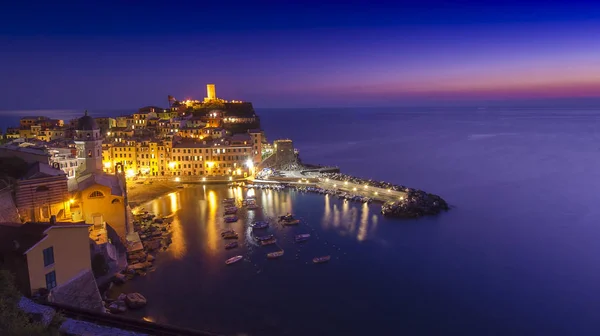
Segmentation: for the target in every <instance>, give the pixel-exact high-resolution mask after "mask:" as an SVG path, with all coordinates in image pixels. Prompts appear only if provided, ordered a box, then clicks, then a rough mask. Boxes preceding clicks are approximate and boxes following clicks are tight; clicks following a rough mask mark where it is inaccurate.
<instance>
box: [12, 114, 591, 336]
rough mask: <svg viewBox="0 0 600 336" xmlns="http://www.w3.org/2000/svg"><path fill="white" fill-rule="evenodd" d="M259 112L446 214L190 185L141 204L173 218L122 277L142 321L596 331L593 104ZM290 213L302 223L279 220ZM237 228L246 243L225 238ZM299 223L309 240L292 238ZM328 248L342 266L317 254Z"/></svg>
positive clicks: (225, 330) (267, 331)
mask: <svg viewBox="0 0 600 336" xmlns="http://www.w3.org/2000/svg"><path fill="white" fill-rule="evenodd" d="M63 112H64V111H63ZM257 112H258V114H259V115H260V117H261V122H262V127H263V129H264V130H265V133H266V136H267V138H268V140H269V141H272V140H276V139H292V140H293V142H294V146H295V147H296V148H298V150H299V153H300V157H301V158H302V160H303V162H306V163H313V164H323V165H334V166H338V167H339V168H340V169H341V170H342V172H344V173H346V174H351V175H355V176H358V177H363V178H367V179H377V180H384V181H390V182H393V183H396V184H402V185H406V186H409V187H413V188H417V189H422V190H425V191H427V192H431V193H435V194H438V195H440V196H442V197H443V198H444V199H446V200H447V202H448V203H449V204H450V205H451V206H452V209H451V210H450V211H448V212H446V213H442V214H441V215H439V216H436V217H427V218H420V219H415V220H399V219H390V218H384V217H382V216H381V215H380V207H379V206H377V205H374V204H371V205H365V204H361V203H346V202H343V201H341V200H339V199H337V198H335V197H330V196H323V195H317V194H307V193H300V192H297V191H269V190H256V191H254V192H253V191H248V190H244V189H241V188H240V189H237V188H236V189H228V188H226V187H223V186H211V185H206V186H197V187H192V188H185V189H180V190H178V191H177V192H174V193H171V194H168V195H165V196H164V197H161V198H159V199H157V200H154V201H152V202H149V203H148V204H146V205H144V206H145V208H146V209H148V210H149V211H152V212H154V213H156V214H157V215H170V214H174V221H173V244H172V245H171V247H170V248H169V249H168V250H167V251H165V252H161V253H159V254H158V255H157V261H156V270H155V271H153V272H150V273H148V274H147V275H146V276H144V277H138V278H135V279H134V280H132V281H130V282H128V283H127V284H125V285H123V286H121V287H119V288H117V290H120V291H123V292H139V293H141V294H143V295H144V296H145V297H146V298H147V299H148V305H147V306H146V307H145V308H144V309H142V310H139V311H135V312H133V313H131V315H132V316H136V317H140V318H141V317H145V318H146V319H147V320H151V321H156V322H160V323H167V324H173V325H177V326H181V327H187V328H194V329H201V330H207V331H211V332H215V333H219V334H226V335H294V336H295V335H597V334H599V333H600V318H599V316H600V315H599V314H600V291H599V290H598V288H599V286H598V284H600V244H599V241H600V227H599V225H598V224H599V219H600V206H599V200H600V197H599V196H598V191H599V190H600V109H585V110H582V109H576V108H573V109H568V108H562V109H556V108H527V109H524V108H494V109H491V108H490V109H482V108H372V109H369V108H361V109H343V108H340V109H257ZM65 113H66V112H65ZM29 114H31V113H29ZM36 114H39V113H36ZM92 115H93V114H92ZM11 116H13V114H11ZM13 117H14V116H13ZM9 119H10V118H8V117H7V118H3V120H2V122H4V123H7V122H8V121H9ZM0 126H2V125H0ZM6 126H7V125H4V127H6ZM249 192H250V193H254V194H255V196H256V197H257V201H258V204H259V205H260V209H258V210H255V211H248V210H246V209H242V210H240V213H239V217H240V220H239V221H238V222H237V223H234V224H224V223H223V221H222V212H223V206H222V204H221V200H222V199H223V198H225V197H237V198H243V197H246V196H248V193H249ZM287 212H291V213H293V214H294V215H296V216H297V217H298V218H300V219H301V220H302V222H301V223H300V225H298V226H297V227H286V228H284V227H281V226H278V225H276V224H275V222H274V220H273V219H274V218H275V217H276V216H279V215H282V214H285V213H287ZM256 220H271V221H272V224H273V225H271V227H270V228H269V229H267V230H264V231H265V232H264V233H261V234H273V235H275V237H276V238H277V245H276V246H269V247H261V246H258V245H257V244H256V242H255V240H254V239H253V233H252V230H250V229H248V224H250V223H252V222H254V221H256ZM228 227H232V228H234V229H235V230H236V231H238V232H239V233H240V238H239V240H238V241H239V243H240V247H239V248H237V249H233V250H225V249H224V244H225V241H223V240H222V239H221V237H220V235H219V232H220V230H222V229H224V228H228ZM299 233H310V234H311V238H310V239H309V240H308V241H307V242H305V243H303V244H297V243H295V242H294V241H293V237H294V235H295V234H299ZM279 249H283V250H284V251H285V254H284V256H283V257H281V258H280V259H277V260H267V259H266V253H268V252H273V251H276V250H279ZM235 255H242V256H243V259H242V261H240V262H239V263H236V264H233V265H229V266H226V265H225V264H224V261H225V260H226V259H227V258H229V257H232V256H235ZM321 255H331V261H330V262H329V263H326V264H318V265H316V264H313V263H312V261H311V260H312V258H314V257H317V256H321Z"/></svg>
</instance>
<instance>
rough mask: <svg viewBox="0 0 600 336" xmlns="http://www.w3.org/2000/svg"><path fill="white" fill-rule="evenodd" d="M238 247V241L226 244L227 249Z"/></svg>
mask: <svg viewBox="0 0 600 336" xmlns="http://www.w3.org/2000/svg"><path fill="white" fill-rule="evenodd" d="M236 247H238V242H231V243H229V244H227V245H225V249H226V250H230V249H232V248H236Z"/></svg>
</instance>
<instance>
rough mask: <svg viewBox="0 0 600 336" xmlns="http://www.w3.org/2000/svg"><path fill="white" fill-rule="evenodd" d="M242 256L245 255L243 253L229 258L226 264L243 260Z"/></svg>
mask: <svg viewBox="0 0 600 336" xmlns="http://www.w3.org/2000/svg"><path fill="white" fill-rule="evenodd" d="M242 258H243V257H242V256H241V255H239V256H235V257H232V258H229V259H227V260H225V264H226V265H231V264H233V263H236V262H238V261H240V260H242Z"/></svg>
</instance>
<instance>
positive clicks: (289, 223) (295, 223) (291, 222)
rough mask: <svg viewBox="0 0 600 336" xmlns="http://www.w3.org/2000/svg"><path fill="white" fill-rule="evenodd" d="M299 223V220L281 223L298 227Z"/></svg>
mask: <svg viewBox="0 0 600 336" xmlns="http://www.w3.org/2000/svg"><path fill="white" fill-rule="evenodd" d="M298 223H300V220H299V219H291V220H284V221H282V222H281V224H283V225H298Z"/></svg>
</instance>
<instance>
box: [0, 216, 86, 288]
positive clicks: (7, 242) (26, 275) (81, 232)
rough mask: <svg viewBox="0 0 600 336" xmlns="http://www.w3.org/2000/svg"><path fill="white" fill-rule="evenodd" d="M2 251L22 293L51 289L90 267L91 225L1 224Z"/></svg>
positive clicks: (1, 260)
mask: <svg viewBox="0 0 600 336" xmlns="http://www.w3.org/2000/svg"><path fill="white" fill-rule="evenodd" d="M0 253H1V255H2V258H0V263H1V264H0V267H1V268H6V269H8V270H10V271H12V272H13V273H14V274H15V275H16V280H17V286H18V287H19V289H20V290H21V292H22V293H23V294H25V295H27V296H29V295H33V294H35V293H36V292H37V291H39V290H40V289H48V290H51V289H53V288H54V287H56V286H59V285H61V284H64V283H66V282H68V281H69V280H70V279H72V278H73V277H75V276H77V275H78V274H80V273H81V272H82V271H86V270H90V269H91V257H90V243H89V225H85V224H73V223H56V224H52V223H26V224H20V223H18V224H13V223H2V224H0Z"/></svg>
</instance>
